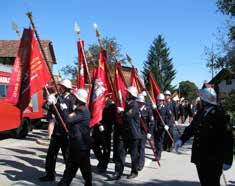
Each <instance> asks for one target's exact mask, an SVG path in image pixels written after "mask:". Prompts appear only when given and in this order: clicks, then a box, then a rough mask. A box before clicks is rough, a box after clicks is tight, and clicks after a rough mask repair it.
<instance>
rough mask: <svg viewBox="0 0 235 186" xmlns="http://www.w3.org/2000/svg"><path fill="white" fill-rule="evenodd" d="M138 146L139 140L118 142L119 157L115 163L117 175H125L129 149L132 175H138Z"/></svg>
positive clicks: (120, 140)
mask: <svg viewBox="0 0 235 186" xmlns="http://www.w3.org/2000/svg"><path fill="white" fill-rule="evenodd" d="M138 145H139V139H131V140H123V139H119V140H118V142H117V154H116V156H117V157H116V162H115V172H116V173H117V174H119V175H122V173H123V170H124V166H125V158H126V154H127V149H128V148H129V150H130V155H131V173H134V174H138V159H139V156H138Z"/></svg>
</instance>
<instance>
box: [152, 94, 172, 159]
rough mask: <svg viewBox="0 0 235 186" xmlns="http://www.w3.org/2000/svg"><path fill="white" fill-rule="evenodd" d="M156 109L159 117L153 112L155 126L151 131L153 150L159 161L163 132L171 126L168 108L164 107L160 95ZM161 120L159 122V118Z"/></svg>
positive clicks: (161, 95)
mask: <svg viewBox="0 0 235 186" xmlns="http://www.w3.org/2000/svg"><path fill="white" fill-rule="evenodd" d="M157 101H158V104H157V109H158V111H159V114H160V116H159V115H158V114H157V112H156V111H154V112H153V113H154V117H155V126H154V129H153V137H154V144H155V149H156V153H157V156H158V159H159V160H160V159H161V153H162V150H163V142H164V137H165V135H166V134H165V130H168V129H169V126H170V125H171V121H170V120H169V118H170V112H169V110H168V108H167V107H166V106H165V104H164V101H165V96H164V95H163V94H162V93H160V94H159V95H158V96H157ZM160 117H161V118H162V120H163V122H164V123H163V122H162V120H161V118H160Z"/></svg>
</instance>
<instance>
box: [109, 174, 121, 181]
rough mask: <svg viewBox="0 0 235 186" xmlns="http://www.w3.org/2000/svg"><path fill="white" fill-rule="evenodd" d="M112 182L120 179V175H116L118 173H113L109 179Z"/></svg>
mask: <svg viewBox="0 0 235 186" xmlns="http://www.w3.org/2000/svg"><path fill="white" fill-rule="evenodd" d="M111 179H112V180H119V179H121V175H120V174H118V173H115V174H114V175H113V176H112V177H111Z"/></svg>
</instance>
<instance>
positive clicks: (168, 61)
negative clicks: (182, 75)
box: [142, 35, 176, 91]
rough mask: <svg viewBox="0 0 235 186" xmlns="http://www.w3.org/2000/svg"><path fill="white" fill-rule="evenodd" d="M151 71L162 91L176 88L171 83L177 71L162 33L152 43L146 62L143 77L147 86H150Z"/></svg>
mask: <svg viewBox="0 0 235 186" xmlns="http://www.w3.org/2000/svg"><path fill="white" fill-rule="evenodd" d="M149 71H151V73H152V74H153V77H154V78H155V80H156V82H157V84H158V86H159V88H160V90H161V91H164V90H170V91H173V90H174V89H175V87H174V86H172V85H171V82H172V80H174V78H175V74H176V71H175V69H174V66H173V63H172V58H171V57H170V49H169V48H168V47H167V43H166V42H165V41H164V38H163V36H162V35H158V37H157V38H155V39H154V41H153V43H152V44H151V46H150V48H149V51H148V54H147V60H146V61H145V62H144V70H143V71H142V73H143V78H144V82H145V84H146V86H147V87H148V88H149V86H150V85H149V78H148V76H149Z"/></svg>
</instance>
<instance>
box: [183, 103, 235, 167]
mask: <svg viewBox="0 0 235 186" xmlns="http://www.w3.org/2000/svg"><path fill="white" fill-rule="evenodd" d="M229 120H230V119H229V116H228V115H226V113H225V112H224V111H223V110H222V108H221V107H217V106H212V107H210V109H207V113H206V112H205V111H202V110H199V111H198V112H197V114H196V115H195V116H194V118H193V121H192V122H191V124H190V125H189V126H188V127H187V128H186V129H185V130H184V133H183V135H182V136H181V140H182V141H183V143H184V142H186V141H187V140H188V139H189V138H190V137H192V136H194V141H193V147H192V157H191V161H192V162H193V163H195V164H198V163H206V162H210V163H211V162H212V163H218V164H219V165H221V164H222V163H226V164H229V165H231V164H232V159H233V141H232V127H231V124H230V121H229Z"/></svg>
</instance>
